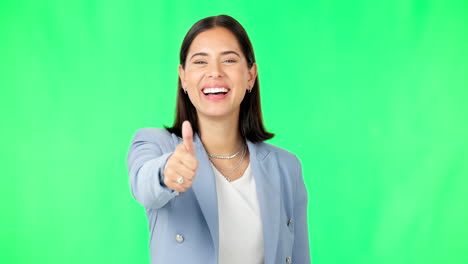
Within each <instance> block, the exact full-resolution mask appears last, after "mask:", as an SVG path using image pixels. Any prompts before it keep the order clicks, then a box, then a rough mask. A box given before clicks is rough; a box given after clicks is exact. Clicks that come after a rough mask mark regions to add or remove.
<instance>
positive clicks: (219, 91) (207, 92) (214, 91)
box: [203, 87, 229, 94]
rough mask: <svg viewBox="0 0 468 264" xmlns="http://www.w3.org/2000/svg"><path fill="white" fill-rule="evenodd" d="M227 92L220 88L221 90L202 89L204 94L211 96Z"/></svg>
mask: <svg viewBox="0 0 468 264" xmlns="http://www.w3.org/2000/svg"><path fill="white" fill-rule="evenodd" d="M228 91H229V90H228V89H226V88H224V87H222V88H205V89H203V93H204V94H211V93H227V92H228Z"/></svg>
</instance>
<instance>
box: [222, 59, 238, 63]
mask: <svg viewBox="0 0 468 264" xmlns="http://www.w3.org/2000/svg"><path fill="white" fill-rule="evenodd" d="M224 62H227V63H234V62H236V60H234V59H227V60H224Z"/></svg>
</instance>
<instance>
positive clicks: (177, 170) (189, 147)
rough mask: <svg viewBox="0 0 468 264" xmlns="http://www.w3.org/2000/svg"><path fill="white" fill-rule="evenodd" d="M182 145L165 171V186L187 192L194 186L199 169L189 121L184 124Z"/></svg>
mask: <svg viewBox="0 0 468 264" xmlns="http://www.w3.org/2000/svg"><path fill="white" fill-rule="evenodd" d="M182 139H183V141H182V143H180V144H179V145H178V146H177V147H176V149H175V150H174V153H173V154H172V155H171V156H170V157H169V159H168V160H167V163H166V167H165V169H164V172H163V173H164V184H165V185H166V186H167V187H169V188H170V189H172V190H174V191H179V192H185V191H187V189H188V188H190V187H191V186H192V182H193V179H194V178H195V174H196V171H197V168H198V160H197V158H196V157H195V146H194V144H193V130H192V126H191V125H190V122H189V121H184V122H183V123H182Z"/></svg>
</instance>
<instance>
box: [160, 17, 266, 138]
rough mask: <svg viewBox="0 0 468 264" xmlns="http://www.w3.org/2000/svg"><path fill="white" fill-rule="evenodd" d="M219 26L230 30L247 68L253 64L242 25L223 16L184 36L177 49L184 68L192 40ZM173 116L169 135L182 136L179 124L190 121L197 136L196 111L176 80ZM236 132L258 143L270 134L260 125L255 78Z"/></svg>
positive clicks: (205, 21)
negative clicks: (174, 113) (174, 111)
mask: <svg viewBox="0 0 468 264" xmlns="http://www.w3.org/2000/svg"><path fill="white" fill-rule="evenodd" d="M215 27H223V28H226V29H228V30H229V31H231V32H232V33H233V34H234V36H235V37H236V39H237V41H238V42H239V45H240V48H241V50H242V52H243V53H244V56H245V57H246V59H247V66H248V68H249V69H250V68H252V66H253V64H254V63H255V55H254V52H253V48H252V43H251V42H250V39H249V37H248V35H247V32H246V31H245V29H244V28H243V27H242V25H241V24H240V23H239V22H238V21H237V20H235V19H234V18H232V17H230V16H227V15H219V16H211V17H207V18H204V19H201V20H199V21H198V22H196V23H195V24H194V25H193V26H192V27H191V28H190V30H189V31H188V32H187V34H186V35H185V38H184V40H183V42H182V46H181V48H180V55H179V58H180V65H182V68H183V69H185V61H186V59H187V53H188V50H189V48H190V45H191V44H192V42H193V40H194V39H195V37H196V36H197V35H198V34H200V33H202V32H204V31H207V30H209V29H212V28H215ZM177 86H178V87H177V88H178V89H177V106H176V117H175V120H174V124H173V125H172V127H167V126H166V127H165V128H166V129H167V130H168V131H169V132H171V133H174V134H176V135H178V136H179V137H182V122H184V121H185V120H188V121H190V124H191V125H192V128H193V131H194V133H199V125H198V117H197V111H196V109H195V107H194V106H193V104H192V102H191V101H190V98H189V97H188V95H187V94H185V93H184V91H183V89H182V83H181V81H180V78H179V80H178V85H177ZM239 130H240V131H239V132H240V134H241V136H242V138H245V139H247V140H249V141H251V142H254V143H255V142H261V141H264V140H267V139H271V138H272V137H273V136H274V134H272V133H269V132H267V131H266V130H265V127H264V125H263V117H262V109H261V105H260V84H259V80H258V75H257V78H256V80H255V83H254V85H253V87H252V90H251V92H250V93H246V94H245V96H244V99H243V100H242V102H241V105H240V112H239Z"/></svg>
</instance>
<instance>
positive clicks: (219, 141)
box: [198, 115, 243, 156]
mask: <svg viewBox="0 0 468 264" xmlns="http://www.w3.org/2000/svg"><path fill="white" fill-rule="evenodd" d="M198 127H199V129H200V133H199V134H200V139H201V141H202V142H203V145H204V147H205V150H206V152H208V153H210V154H213V155H221V156H228V155H232V154H234V153H236V152H237V151H239V149H240V147H241V146H242V144H243V139H242V137H241V135H240V133H239V121H238V117H234V118H229V119H225V118H224V119H211V118H206V117H202V116H200V115H199V116H198Z"/></svg>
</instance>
